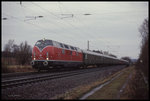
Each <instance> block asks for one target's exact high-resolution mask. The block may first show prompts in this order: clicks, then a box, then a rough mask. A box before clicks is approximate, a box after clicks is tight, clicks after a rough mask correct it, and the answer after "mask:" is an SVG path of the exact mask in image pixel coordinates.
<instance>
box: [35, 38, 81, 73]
mask: <svg viewBox="0 0 150 101" xmlns="http://www.w3.org/2000/svg"><path fill="white" fill-rule="evenodd" d="M82 55H83V54H82V51H81V50H80V49H79V48H77V47H73V46H70V45H67V44H63V43H60V42H57V41H53V40H47V39H43V40H38V41H37V42H36V44H35V46H34V47H33V50H32V67H33V68H36V69H38V70H41V69H48V68H53V67H56V66H63V67H67V66H75V67H78V66H81V64H82V61H83V56H82Z"/></svg>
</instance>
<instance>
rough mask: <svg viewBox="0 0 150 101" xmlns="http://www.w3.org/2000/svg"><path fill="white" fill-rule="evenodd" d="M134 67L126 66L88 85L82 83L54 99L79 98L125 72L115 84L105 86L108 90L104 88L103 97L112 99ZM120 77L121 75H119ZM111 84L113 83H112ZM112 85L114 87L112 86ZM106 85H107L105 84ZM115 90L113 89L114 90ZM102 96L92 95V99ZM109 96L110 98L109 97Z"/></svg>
mask: <svg viewBox="0 0 150 101" xmlns="http://www.w3.org/2000/svg"><path fill="white" fill-rule="evenodd" d="M133 69H134V67H129V68H125V69H123V70H121V71H119V72H116V73H115V74H112V75H111V76H109V77H106V78H104V79H103V80H97V81H96V82H92V83H89V84H87V85H81V86H79V87H76V88H74V89H73V90H71V91H68V92H66V93H65V94H62V95H57V96H55V97H53V98H52V99H79V98H80V97H81V96H83V95H84V94H85V93H87V92H89V91H91V90H92V89H93V88H95V87H97V86H98V85H100V84H103V83H105V82H107V81H109V80H111V79H112V78H113V77H115V76H117V75H118V74H120V73H121V72H123V74H122V75H121V77H122V78H121V79H119V80H116V81H115V82H116V83H115V84H112V85H109V86H107V85H106V86H107V87H109V88H107V89H106V88H105V89H106V90H103V91H102V92H101V93H103V94H102V95H101V97H102V99H112V98H114V97H113V96H114V95H115V94H116V93H118V91H119V90H120V88H121V87H122V84H123V83H124V82H125V81H126V78H127V77H128V75H129V73H130V72H131V71H133ZM119 78H120V77H119ZM110 84H111V83H110ZM111 86H112V88H111ZM104 87H105V86H104ZM108 89H109V90H108ZM112 90H113V91H112ZM99 97H100V96H99V95H97V96H95V97H94V98H93V97H91V98H92V99H101V98H99ZM108 97H109V98H108Z"/></svg>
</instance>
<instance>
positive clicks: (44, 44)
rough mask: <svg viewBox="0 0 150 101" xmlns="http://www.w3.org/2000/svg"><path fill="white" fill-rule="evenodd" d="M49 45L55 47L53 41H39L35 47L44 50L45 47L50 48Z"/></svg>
mask: <svg viewBox="0 0 150 101" xmlns="http://www.w3.org/2000/svg"><path fill="white" fill-rule="evenodd" d="M48 45H50V46H52V45H53V42H52V40H39V41H37V42H36V44H35V46H37V47H38V48H39V49H40V50H41V49H43V48H44V47H46V46H48Z"/></svg>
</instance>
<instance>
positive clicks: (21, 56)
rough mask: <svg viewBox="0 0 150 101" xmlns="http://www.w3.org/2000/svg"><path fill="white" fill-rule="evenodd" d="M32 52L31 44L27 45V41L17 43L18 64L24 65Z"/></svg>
mask: <svg viewBox="0 0 150 101" xmlns="http://www.w3.org/2000/svg"><path fill="white" fill-rule="evenodd" d="M31 54H32V49H31V46H30V45H28V43H27V41H25V42H24V43H23V42H22V43H21V44H20V45H19V50H18V51H17V59H18V61H19V63H20V64H22V65H24V64H25V63H27V62H29V61H30V58H31Z"/></svg>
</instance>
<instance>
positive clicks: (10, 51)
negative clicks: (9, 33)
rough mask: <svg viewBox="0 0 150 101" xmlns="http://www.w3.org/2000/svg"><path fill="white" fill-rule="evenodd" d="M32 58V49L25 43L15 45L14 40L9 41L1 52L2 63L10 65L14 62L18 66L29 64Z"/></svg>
mask: <svg viewBox="0 0 150 101" xmlns="http://www.w3.org/2000/svg"><path fill="white" fill-rule="evenodd" d="M31 56H32V47H31V46H30V45H29V44H28V43H27V41H25V42H21V43H20V45H17V44H15V42H14V40H9V41H8V43H7V44H6V45H5V46H4V51H3V52H2V59H3V60H4V61H3V63H4V62H5V64H7V65H12V61H15V63H16V64H18V65H25V64H30V62H31Z"/></svg>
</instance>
